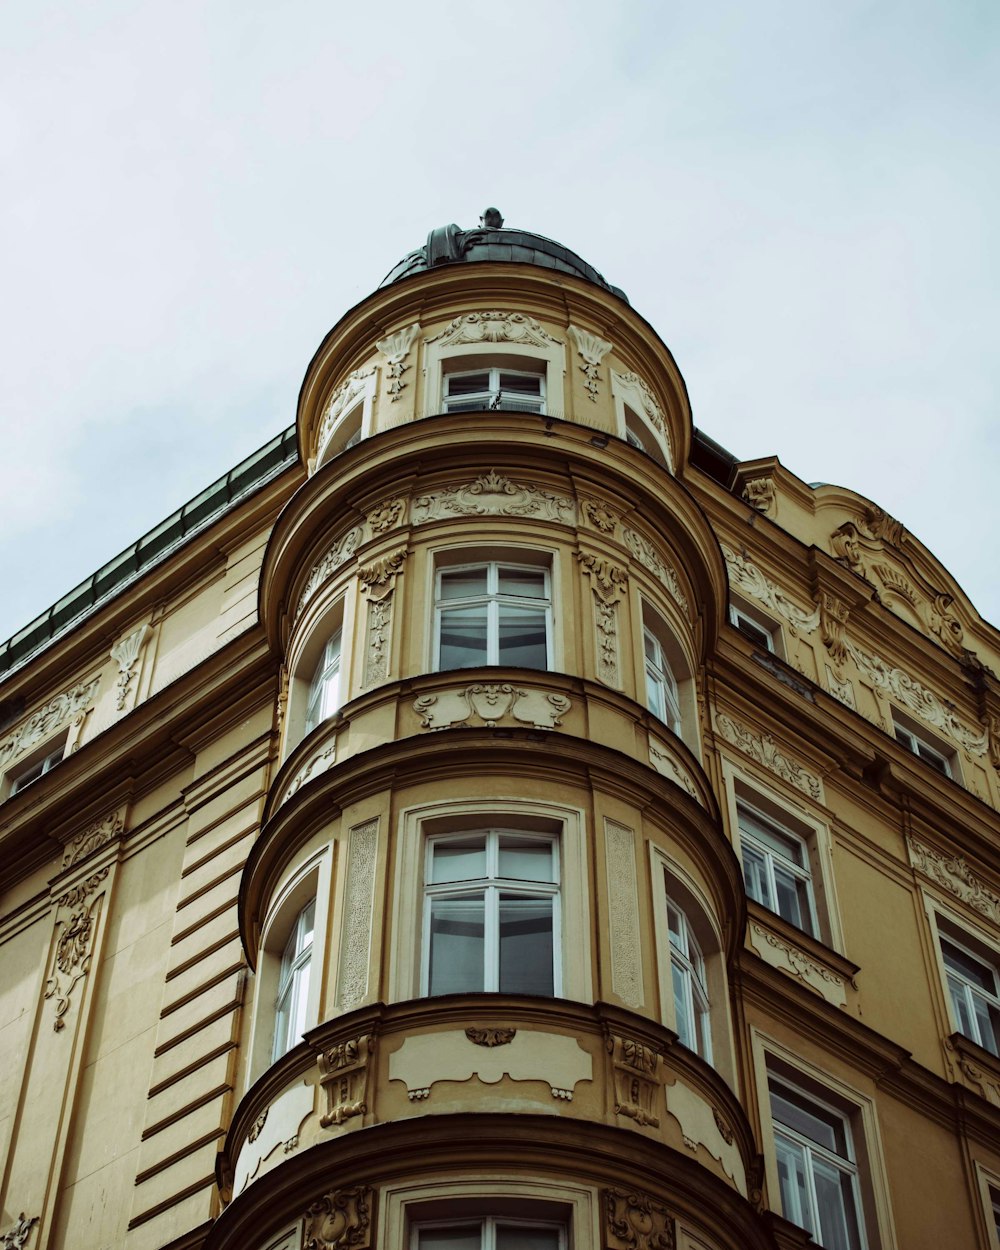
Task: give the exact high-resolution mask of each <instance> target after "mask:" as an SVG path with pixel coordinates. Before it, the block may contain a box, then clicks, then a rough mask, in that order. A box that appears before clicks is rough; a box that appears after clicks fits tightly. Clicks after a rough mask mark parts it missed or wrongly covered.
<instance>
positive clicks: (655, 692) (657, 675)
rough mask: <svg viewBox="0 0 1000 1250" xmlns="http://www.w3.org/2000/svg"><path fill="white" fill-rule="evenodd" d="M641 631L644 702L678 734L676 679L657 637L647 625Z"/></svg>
mask: <svg viewBox="0 0 1000 1250" xmlns="http://www.w3.org/2000/svg"><path fill="white" fill-rule="evenodd" d="M642 633H643V652H644V654H645V659H646V702H647V703H648V704H649V710H650V711H651V712H652V713H653V715H654V716H658V717H659V718H660V720H661V721H663V723H664V724H665V725H669V727H670V728H671V729H672V730H673V732H674V733H675V734H679V733H680V728H681V701H680V694H679V692H678V690H677V680H676V678H675V677H674V674H673V670H672V669H671V667H670V661H669V660H668V659H667V654H666V651H665V650H664V648H663V644H662V643H661V642H660V640H659V638H658V637H657V636H656V634H654V633H653V631H652V630H651V629H650V628H649V627H648V626H645V627H644V628H643V631H642Z"/></svg>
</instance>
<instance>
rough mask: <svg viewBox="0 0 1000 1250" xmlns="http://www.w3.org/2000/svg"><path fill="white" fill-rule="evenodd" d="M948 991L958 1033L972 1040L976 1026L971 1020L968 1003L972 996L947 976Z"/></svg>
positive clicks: (960, 984)
mask: <svg viewBox="0 0 1000 1250" xmlns="http://www.w3.org/2000/svg"><path fill="white" fill-rule="evenodd" d="M948 991H949V993H950V994H951V1005H952V1007H953V1008H954V1011H955V1019H956V1021H957V1022H958V1031H959V1033H964V1034H965V1036H966V1037H972V1038H974V1037H975V1036H976V1033H975V1029H976V1026H975V1022H974V1021H973V1018H972V1008H971V1004H970V1002H969V999H970V998H971V997H972V996H971V994H970V993H969V990H968V987H967V986H965V985H963V984H962V982H961V981H959V980H958V978H957V977H953V976H949V977H948Z"/></svg>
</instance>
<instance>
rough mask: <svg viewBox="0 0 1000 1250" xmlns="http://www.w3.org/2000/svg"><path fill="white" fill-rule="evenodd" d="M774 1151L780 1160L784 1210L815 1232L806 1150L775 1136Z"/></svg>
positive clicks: (782, 1209) (800, 1224)
mask: <svg viewBox="0 0 1000 1250" xmlns="http://www.w3.org/2000/svg"><path fill="white" fill-rule="evenodd" d="M774 1150H775V1155H776V1157H777V1162H778V1184H779V1186H780V1188H781V1213H782V1215H784V1217H785V1219H786V1220H790V1221H791V1222H792V1223H793V1224H798V1226H799V1228H804V1229H805V1230H806V1231H807V1232H810V1233H812V1232H815V1230H816V1223H815V1220H814V1218H813V1211H812V1202H811V1200H810V1196H809V1185H808V1182H807V1180H806V1161H805V1151H804V1150H803V1148H802V1147H801V1146H799V1145H797V1144H796V1143H794V1142H790V1141H788V1140H787V1139H786V1138H784V1137H781V1136H775V1140H774Z"/></svg>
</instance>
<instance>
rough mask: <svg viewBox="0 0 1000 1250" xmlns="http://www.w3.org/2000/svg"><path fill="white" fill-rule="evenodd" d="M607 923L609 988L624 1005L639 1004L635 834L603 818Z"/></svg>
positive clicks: (639, 945)
mask: <svg viewBox="0 0 1000 1250" xmlns="http://www.w3.org/2000/svg"><path fill="white" fill-rule="evenodd" d="M604 854H605V863H606V866H607V873H608V913H609V923H610V926H611V989H612V991H613V992H614V993H615V994H617V995H618V996H619V998H621V1000H622V1002H624V1003H625V1004H626V1006H628V1007H632V1008H635V1009H638V1008H639V1007H641V1006H642V1002H643V995H642V939H641V936H640V933H639V893H638V885H637V880H636V871H635V834H634V833H633V831H632V830H631V829H629V828H627V827H626V826H625V825H621V824H619V823H618V822H617V821H614V820H608V819H605V821H604Z"/></svg>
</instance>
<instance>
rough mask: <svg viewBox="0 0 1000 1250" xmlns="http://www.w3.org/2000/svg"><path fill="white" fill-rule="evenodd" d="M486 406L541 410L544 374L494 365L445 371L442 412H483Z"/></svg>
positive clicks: (531, 410)
mask: <svg viewBox="0 0 1000 1250" xmlns="http://www.w3.org/2000/svg"><path fill="white" fill-rule="evenodd" d="M489 409H502V410H503V411H505V412H544V411H545V376H544V374H543V373H541V372H528V371H526V370H522V369H508V368H503V367H498V366H493V367H491V368H485V369H470V370H467V371H464V372H454V373H446V374H445V375H444V410H445V412H485V411H487V410H489Z"/></svg>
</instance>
